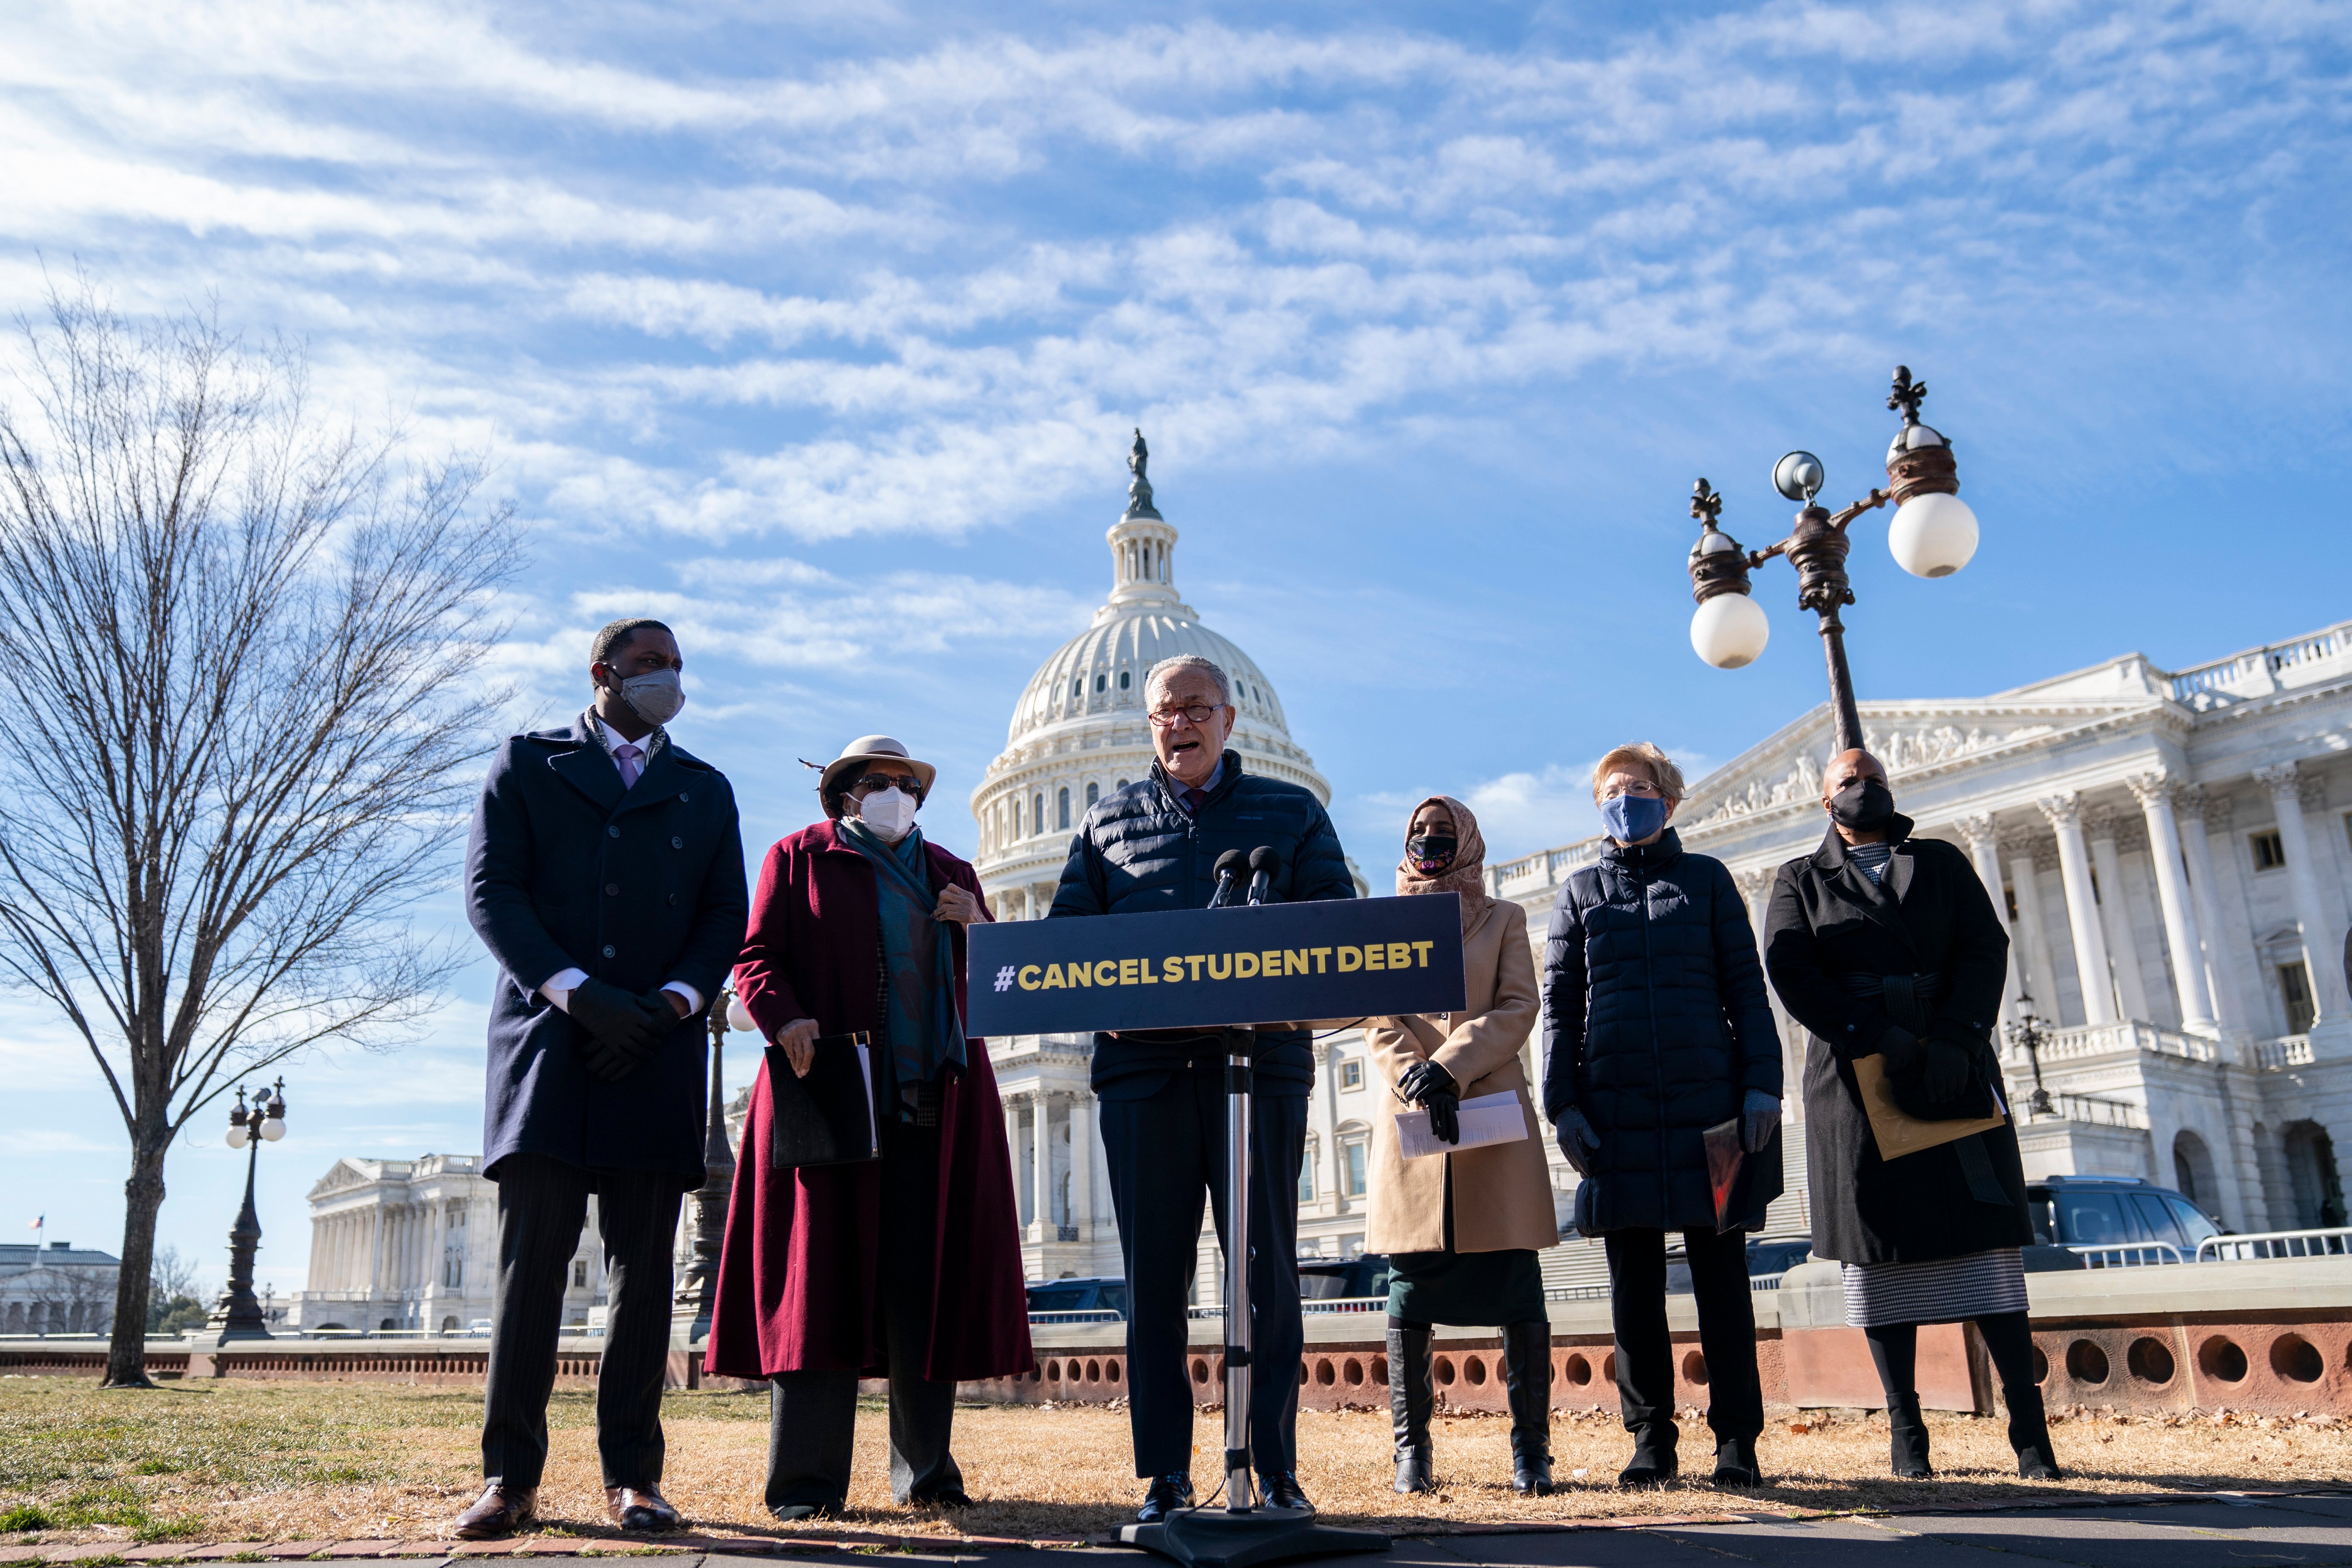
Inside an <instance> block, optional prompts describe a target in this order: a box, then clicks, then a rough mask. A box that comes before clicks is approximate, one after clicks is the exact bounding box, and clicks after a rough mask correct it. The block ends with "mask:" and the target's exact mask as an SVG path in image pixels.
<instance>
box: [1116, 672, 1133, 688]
mask: <svg viewBox="0 0 2352 1568" xmlns="http://www.w3.org/2000/svg"><path fill="white" fill-rule="evenodd" d="M1132 673H1133V672H1132V671H1130V670H1125V669H1122V670H1120V671H1119V672H1118V689H1120V690H1121V691H1124V690H1126V689H1127V688H1128V678H1129V675H1131V674H1132Z"/></svg>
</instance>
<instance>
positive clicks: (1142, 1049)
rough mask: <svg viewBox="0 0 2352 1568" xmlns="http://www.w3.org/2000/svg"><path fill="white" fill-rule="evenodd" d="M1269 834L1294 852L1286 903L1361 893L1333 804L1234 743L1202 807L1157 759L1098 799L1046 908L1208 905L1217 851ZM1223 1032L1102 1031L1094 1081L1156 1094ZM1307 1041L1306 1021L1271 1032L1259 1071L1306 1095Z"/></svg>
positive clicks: (1073, 911) (1267, 838)
mask: <svg viewBox="0 0 2352 1568" xmlns="http://www.w3.org/2000/svg"><path fill="white" fill-rule="evenodd" d="M1260 845H1265V846H1266V847H1270V848H1272V849H1273V850H1274V851H1275V853H1276V854H1277V855H1280V856H1281V857H1282V869H1281V870H1280V872H1279V873H1277V874H1276V877H1275V879H1274V889H1273V894H1272V900H1273V901H1274V902H1276V903H1285V904H1301V903H1312V902H1314V901H1315V900H1319V899H1352V898H1354V897H1355V896H1356V882H1355V879H1354V878H1353V877H1351V876H1349V874H1348V857H1347V855H1346V853H1345V852H1344V851H1342V850H1341V849H1340V847H1339V834H1338V833H1337V832H1335V831H1334V830H1333V829H1332V826H1331V817H1330V815H1329V814H1328V813H1327V812H1326V811H1325V810H1324V809H1323V803H1322V802H1321V801H1318V800H1317V799H1316V798H1315V796H1314V795H1312V794H1310V793H1308V792H1307V790H1305V789H1303V788H1301V787H1300V786H1298V785H1297V784H1284V783H1283V782H1282V781H1281V780H1279V779H1265V778H1258V777H1256V776H1255V775H1254V774H1250V773H1244V772H1243V771H1242V760H1241V757H1240V756H1239V755H1238V754H1237V753H1235V752H1230V751H1228V752H1226V753H1225V759H1224V772H1223V773H1221V774H1219V775H1218V778H1217V787H1216V788H1214V789H1213V790H1211V791H1210V792H1209V798H1208V799H1207V800H1205V801H1203V802H1202V803H1201V810H1200V814H1199V815H1198V816H1194V815H1192V813H1189V812H1187V811H1186V810H1185V809H1184V808H1183V807H1182V806H1181V805H1177V804H1176V797H1175V795H1173V794H1171V792H1170V786H1169V780H1168V776H1167V774H1166V773H1162V772H1161V771H1160V764H1159V763H1153V764H1152V765H1151V773H1150V776H1149V777H1148V778H1145V779H1142V780H1140V781H1139V782H1137V783H1135V784H1129V785H1128V786H1127V787H1126V788H1125V789H1122V790H1118V791H1115V792H1114V793H1112V794H1110V795H1105V796H1103V798H1102V799H1100V800H1098V801H1097V802H1095V804H1094V805H1090V806H1088V807H1087V815H1086V816H1085V818H1084V819H1083V820H1081V821H1080V822H1079V824H1078V830H1077V833H1076V836H1075V837H1072V838H1071V840H1070V858H1069V859H1068V860H1067V861H1066V862H1064V864H1063V866H1062V885H1061V886H1060V887H1059V888H1058V889H1055V893H1054V907H1053V909H1052V910H1048V911H1047V914H1046V918H1047V919H1048V920H1051V919H1055V918H1057V917H1068V916H1072V915H1130V914H1143V913H1150V912H1155V911H1158V910H1197V909H1203V908H1206V907H1207V905H1208V902H1209V895H1210V894H1211V893H1213V892H1214V891H1215V890H1216V866H1217V858H1218V857H1219V856H1221V855H1223V853H1224V852H1225V851H1226V850H1228V849H1239V850H1241V851H1242V852H1243V853H1244V854H1246V853H1248V852H1249V851H1250V850H1252V849H1255V848H1256V847H1259V846H1260ZM1240 891H1241V889H1235V893H1236V896H1238V895H1239V893H1240ZM1217 1038H1218V1037H1216V1036H1214V1035H1206V1034H1201V1033H1197V1032H1194V1031H1190V1030H1164V1031H1163V1030H1154V1031H1151V1032H1150V1033H1148V1034H1146V1033H1139V1032H1138V1031H1135V1030H1127V1031H1123V1032H1122V1033H1121V1035H1120V1036H1119V1037H1118V1039H1116V1040H1114V1039H1112V1038H1111V1037H1109V1036H1108V1035H1097V1036H1096V1037H1095V1058H1094V1069H1093V1073H1092V1078H1093V1081H1094V1087H1095V1089H1096V1090H1097V1092H1104V1091H1108V1093H1109V1095H1110V1097H1111V1098H1113V1099H1121V1098H1133V1097H1136V1096H1139V1095H1144V1094H1150V1093H1151V1092H1152V1091H1153V1090H1155V1089H1158V1088H1159V1087H1160V1084H1161V1083H1163V1082H1165V1081H1166V1079H1167V1075H1168V1074H1169V1073H1171V1072H1172V1071H1174V1070H1176V1069H1177V1068H1181V1067H1183V1066H1184V1065H1185V1064H1186V1063H1188V1062H1190V1061H1192V1060H1194V1059H1196V1058H1198V1059H1202V1060H1207V1059H1210V1058H1211V1057H1213V1052H1210V1053H1207V1054H1205V1055H1204V1053H1203V1049H1202V1047H1203V1046H1204V1045H1209V1046H1213V1045H1214V1043H1215V1042H1216V1040H1217ZM1258 1041H1259V1045H1260V1047H1262V1049H1261V1051H1260V1053H1259V1057H1258V1078H1259V1079H1260V1083H1261V1086H1262V1087H1263V1089H1265V1092H1267V1093H1270V1094H1304V1093H1306V1092H1307V1089H1308V1088H1309V1087H1311V1086H1312V1085H1313V1083H1314V1081H1315V1058H1314V1055H1313V1053H1312V1052H1311V1051H1310V1050H1309V1049H1308V1048H1307V1035H1306V1033H1305V1032H1304V1031H1300V1032H1296V1033H1289V1032H1286V1033H1280V1034H1276V1033H1273V1032H1270V1031H1265V1030H1261V1031H1259V1035H1258ZM1114 1086H1116V1087H1114Z"/></svg>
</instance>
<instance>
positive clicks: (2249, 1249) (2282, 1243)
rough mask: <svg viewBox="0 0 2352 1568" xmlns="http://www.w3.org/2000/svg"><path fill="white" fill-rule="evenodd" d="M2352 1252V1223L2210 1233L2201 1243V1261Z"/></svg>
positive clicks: (2326, 1256)
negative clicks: (2234, 1233) (2249, 1232)
mask: <svg viewBox="0 0 2352 1568" xmlns="http://www.w3.org/2000/svg"><path fill="white" fill-rule="evenodd" d="M2347 1253H2352V1226H2329V1227H2326V1228H2324V1229H2318V1230H2265V1231H2257V1232H2255V1233H2254V1234H2252V1235H2251V1236H2209V1237H2206V1238H2205V1239H2204V1240H2202V1241H2200V1242H2199V1243H2198V1244H2197V1261H2198V1262H2200V1263H2244V1262H2250V1261H2252V1260H2253V1259H2255V1258H2342V1257H2344V1256H2346V1255H2347Z"/></svg>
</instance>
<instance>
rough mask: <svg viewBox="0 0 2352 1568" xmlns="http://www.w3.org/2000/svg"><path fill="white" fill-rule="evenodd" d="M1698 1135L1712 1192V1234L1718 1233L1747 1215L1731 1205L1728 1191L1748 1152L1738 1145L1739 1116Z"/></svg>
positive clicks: (1744, 1164) (1737, 1181)
mask: <svg viewBox="0 0 2352 1568" xmlns="http://www.w3.org/2000/svg"><path fill="white" fill-rule="evenodd" d="M1700 1136H1701V1137H1703V1138H1705V1139H1706V1184H1707V1187H1708V1190H1709V1191H1711V1192H1712V1193H1713V1194H1715V1233H1716V1234H1717V1236H1721V1235H1722V1234H1723V1233H1724V1232H1725V1231H1727V1230H1729V1229H1730V1228H1731V1227H1732V1226H1733V1225H1734V1224H1736V1223H1737V1222H1738V1221H1740V1220H1744V1219H1746V1218H1747V1217H1748V1215H1746V1214H1745V1213H1742V1212H1739V1211H1738V1210H1736V1209H1733V1208H1732V1207H1731V1202H1732V1191H1733V1189H1734V1188H1736V1187H1738V1185H1739V1173H1740V1172H1741V1171H1742V1170H1743V1169H1745V1168H1746V1166H1747V1164H1748V1152H1747V1151H1746V1150H1744V1149H1742V1148H1741V1147H1740V1146H1739V1118H1738V1117H1737V1116H1735V1117H1733V1118H1732V1119H1731V1120H1730V1121H1726V1122H1724V1123H1722V1124H1721V1125H1719V1126H1716V1127H1710V1128H1708V1129H1707V1130H1706V1131H1705V1132H1704V1133H1702V1134H1701V1135H1700Z"/></svg>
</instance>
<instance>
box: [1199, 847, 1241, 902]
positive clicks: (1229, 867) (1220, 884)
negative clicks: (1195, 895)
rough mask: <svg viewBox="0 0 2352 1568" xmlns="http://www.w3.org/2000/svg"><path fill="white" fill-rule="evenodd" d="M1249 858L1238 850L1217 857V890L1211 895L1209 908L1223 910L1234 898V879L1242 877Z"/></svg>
mask: <svg viewBox="0 0 2352 1568" xmlns="http://www.w3.org/2000/svg"><path fill="white" fill-rule="evenodd" d="M1248 860H1249V857H1248V856H1246V855H1244V854H1243V853H1242V852H1241V851H1240V850H1238V849H1228V850H1226V851H1225V852H1224V853H1223V854H1222V855H1220V856H1218V857H1217V890H1216V891H1215V892H1213V893H1211V894H1210V895H1209V908H1211V909H1213V910H1221V909H1223V908H1224V907H1225V904H1226V901H1227V900H1230V899H1231V898H1232V897H1233V896H1234V878H1235V877H1238V876H1240V875H1241V872H1242V867H1243V866H1244V865H1245V864H1247V863H1248Z"/></svg>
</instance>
